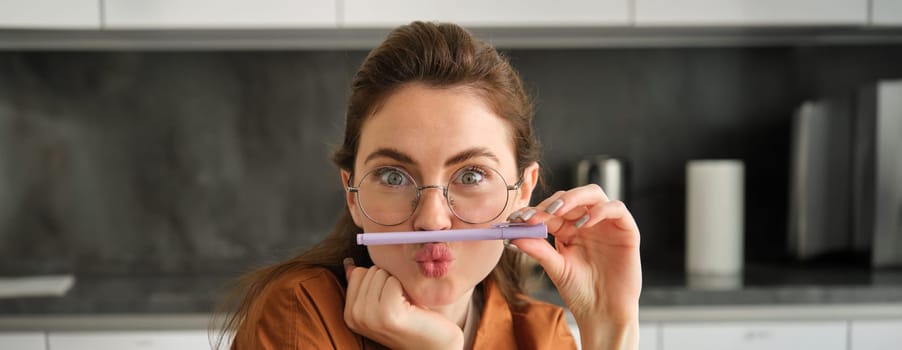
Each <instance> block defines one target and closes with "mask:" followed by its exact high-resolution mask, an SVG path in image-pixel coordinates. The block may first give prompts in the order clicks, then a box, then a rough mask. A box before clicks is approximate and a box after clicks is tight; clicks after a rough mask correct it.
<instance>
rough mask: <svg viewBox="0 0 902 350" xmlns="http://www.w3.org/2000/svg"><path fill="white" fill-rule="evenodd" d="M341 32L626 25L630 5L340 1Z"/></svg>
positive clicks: (599, 0)
mask: <svg viewBox="0 0 902 350" xmlns="http://www.w3.org/2000/svg"><path fill="white" fill-rule="evenodd" d="M343 3H344V10H343V12H344V16H343V19H342V21H341V23H340V25H341V26H344V27H394V26H397V25H400V24H405V23H409V22H411V21H414V20H424V21H443V22H454V23H458V24H461V25H464V26H476V27H501V26H510V27H543V26H546V27H547V26H625V25H628V24H630V19H629V0H594V1H589V0H562V1H545V0H498V1H485V0H459V1H441V0H344V2H343Z"/></svg>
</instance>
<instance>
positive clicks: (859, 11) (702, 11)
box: [635, 0, 896, 26]
mask: <svg viewBox="0 0 902 350" xmlns="http://www.w3.org/2000/svg"><path fill="white" fill-rule="evenodd" d="M886 1H896V0H886ZM635 6H636V10H635V11H636V14H635V16H636V19H635V20H636V25H637V26H766V25H774V26H797V25H802V26H808V25H821V26H828V25H865V24H867V23H868V0H635Z"/></svg>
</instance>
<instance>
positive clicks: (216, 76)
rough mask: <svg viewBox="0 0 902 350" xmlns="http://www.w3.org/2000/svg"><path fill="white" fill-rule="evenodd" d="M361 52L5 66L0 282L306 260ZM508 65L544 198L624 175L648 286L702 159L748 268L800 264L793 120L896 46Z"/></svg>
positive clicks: (571, 53)
mask: <svg viewBox="0 0 902 350" xmlns="http://www.w3.org/2000/svg"><path fill="white" fill-rule="evenodd" d="M365 54H366V52H365V51H358V50H348V51H262V52H252V51H251V52H231V51H220V52H206V51H204V52H148V51H134V52H106V51H95V52H2V53H0V77H2V79H0V135H2V137H0V142H2V145H3V147H0V164H2V169H3V170H4V171H3V172H0V186H2V187H0V191H2V196H0V262H2V264H0V266H2V268H0V272H2V273H4V274H22V273H25V274H27V273H89V274H90V273H102V274H108V273H112V274H134V273H148V274H154V273H178V274H209V273H225V274H231V273H236V272H239V271H243V270H245V269H247V268H250V267H252V266H258V265H260V264H262V263H264V262H271V261H274V260H278V259H281V258H285V257H288V256H291V255H293V254H296V253H297V252H299V251H301V250H303V249H304V248H305V247H307V246H309V245H310V244H311V243H313V242H316V241H317V240H319V239H320V238H322V237H323V236H324V235H325V234H326V233H327V232H328V231H329V229H330V227H331V225H332V223H333V221H334V220H335V218H336V217H337V214H336V213H338V212H339V210H343V205H344V204H343V195H342V189H341V184H340V181H339V179H338V172H337V170H336V168H335V166H334V165H332V164H331V163H330V161H329V156H330V152H331V150H332V149H333V147H334V145H336V144H337V143H338V142H340V138H341V131H342V128H343V113H344V104H345V99H346V96H347V89H348V88H347V87H348V84H349V81H350V77H351V75H352V74H353V72H354V69H355V68H356V66H357V65H359V63H360V62H361V60H362V59H363V57H364V56H365ZM506 54H507V55H508V56H509V57H510V60H511V62H512V64H513V65H514V66H515V67H516V68H517V69H518V70H519V71H520V72H521V74H522V75H523V78H524V79H525V81H526V82H527V85H528V86H529V90H530V91H531V92H532V93H533V95H534V96H535V101H536V106H537V108H536V118H535V126H536V128H537V129H538V132H539V136H540V139H541V140H542V142H543V145H544V156H543V163H544V166H545V171H544V173H543V175H545V178H546V180H547V188H546V192H547V193H550V192H553V191H555V190H559V189H566V188H569V187H572V186H574V183H573V177H574V174H573V169H574V165H575V164H576V163H577V162H578V161H579V160H580V159H581V158H583V157H584V156H588V155H592V154H610V155H614V156H617V157H621V158H622V159H624V160H625V162H626V163H627V164H628V169H629V172H628V178H627V184H628V190H627V198H628V205H629V207H630V208H631V210H632V211H633V213H634V214H635V216H636V218H637V220H638V222H639V223H640V227H641V230H642V235H643V236H642V256H643V263H644V264H645V267H646V268H653V267H665V266H674V265H677V266H679V264H681V263H682V256H683V249H682V246H683V241H684V237H685V232H684V231H685V223H684V216H685V196H684V189H685V180H686V179H685V164H686V162H687V161H688V160H690V159H698V158H738V159H742V160H744V161H745V163H746V172H747V191H746V195H747V198H746V199H747V201H746V205H747V210H746V228H745V232H746V236H745V242H746V244H745V247H746V248H745V252H746V257H747V258H746V260H747V261H748V262H749V263H754V262H768V263H782V262H787V261H789V260H790V257H789V256H788V254H787V246H786V241H787V238H786V231H787V213H788V208H787V203H788V200H789V199H788V195H787V191H788V185H789V164H790V159H789V154H790V152H789V150H790V138H791V132H790V131H791V125H792V116H793V114H794V113H795V111H796V109H797V108H798V107H799V105H800V104H801V103H802V102H803V101H805V100H811V99H818V98H823V97H829V96H831V95H836V94H842V93H847V92H851V91H854V90H855V89H857V88H859V87H862V86H865V85H867V84H870V83H874V82H875V81H876V80H878V79H890V78H902V64H899V62H902V47H900V46H897V45H860V46H837V47H830V46H794V47H754V48H666V49H570V50H509V51H507V52H506ZM536 197H537V198H544V195H543V194H541V193H537V195H536ZM845 258H848V257H845ZM676 270H677V271H679V268H678V267H677V269H676ZM648 282H649V283H654V281H653V280H651V281H648Z"/></svg>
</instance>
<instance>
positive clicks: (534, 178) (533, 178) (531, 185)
mask: <svg viewBox="0 0 902 350" xmlns="http://www.w3.org/2000/svg"><path fill="white" fill-rule="evenodd" d="M538 183H539V163H538V162H533V163H532V164H530V165H529V166H527V167H526V169H523V182H522V183H521V184H520V190H519V191H518V192H517V206H516V207H517V208H520V207H525V206H527V205H529V200H530V198H531V197H532V191H533V190H535V189H536V185H537V184H538Z"/></svg>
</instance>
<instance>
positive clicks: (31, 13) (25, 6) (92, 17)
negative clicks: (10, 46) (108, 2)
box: [0, 0, 100, 29]
mask: <svg viewBox="0 0 902 350" xmlns="http://www.w3.org/2000/svg"><path fill="white" fill-rule="evenodd" d="M4 28H17V29H32V28H41V29H100V3H99V2H98V1H97V0H66V1H59V0H2V1H0V29H4Z"/></svg>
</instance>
